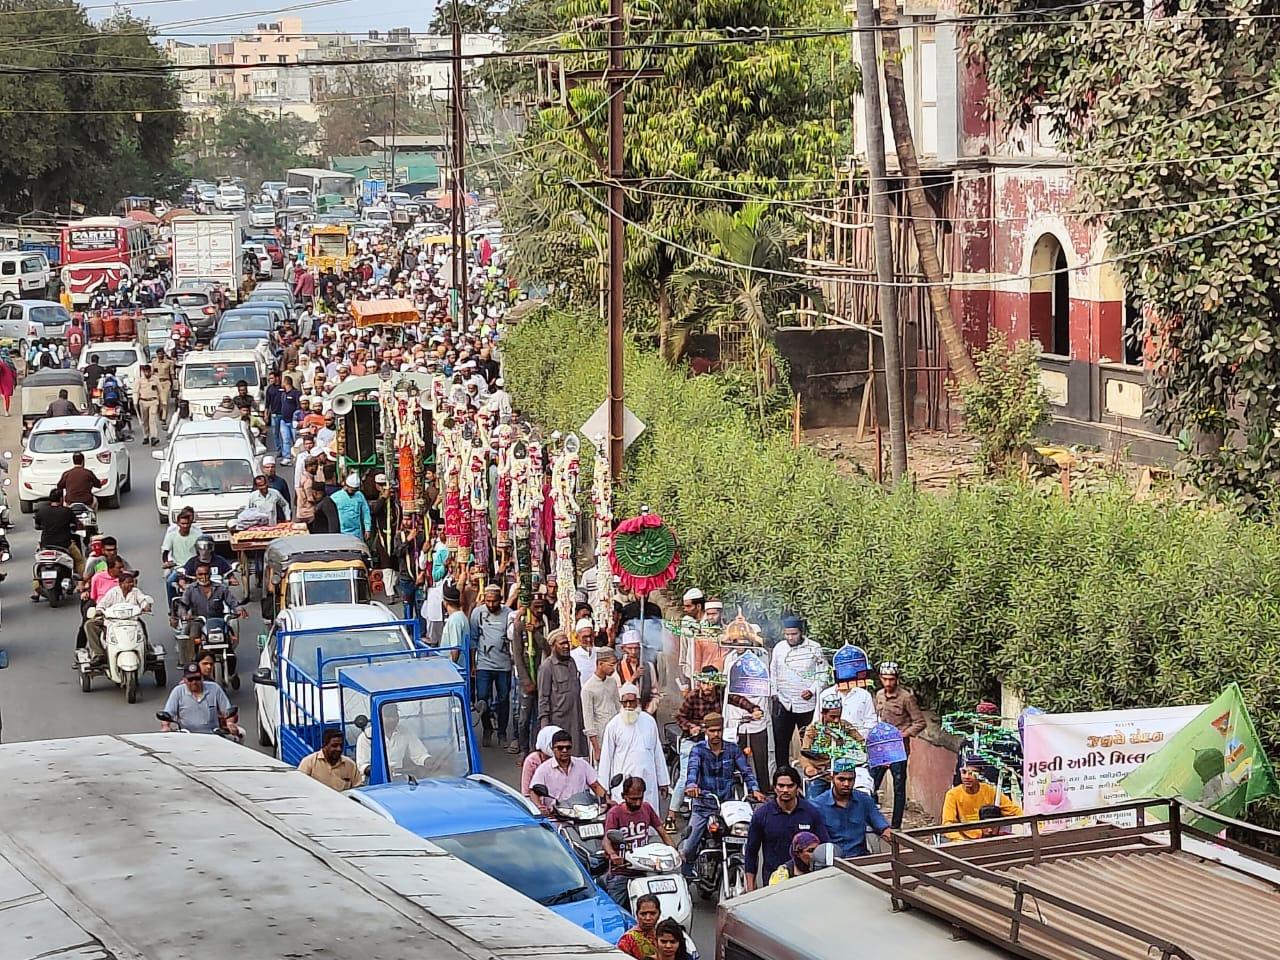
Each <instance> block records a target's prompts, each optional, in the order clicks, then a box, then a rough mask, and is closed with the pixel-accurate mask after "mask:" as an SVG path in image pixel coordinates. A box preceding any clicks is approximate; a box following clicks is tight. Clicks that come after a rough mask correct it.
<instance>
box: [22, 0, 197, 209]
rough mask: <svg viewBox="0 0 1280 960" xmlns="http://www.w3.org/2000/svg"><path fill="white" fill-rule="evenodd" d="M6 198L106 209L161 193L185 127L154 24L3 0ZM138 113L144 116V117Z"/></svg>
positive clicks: (170, 183) (60, 2) (171, 176)
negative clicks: (133, 70)
mask: <svg viewBox="0 0 1280 960" xmlns="http://www.w3.org/2000/svg"><path fill="white" fill-rule="evenodd" d="M0 16H3V23H4V25H5V30H4V36H5V41H6V50H5V63H6V64H7V65H11V66H14V67H17V68H19V69H20V70H21V71H23V72H10V73H6V74H4V75H3V76H0V207H4V208H6V209H9V210H14V211H19V212H22V211H25V210H27V209H30V208H32V207H39V208H43V209H58V210H62V211H64V212H65V211H67V210H68V209H69V206H70V204H71V203H80V204H83V205H84V206H85V207H87V208H89V209H91V210H104V209H109V208H110V207H111V206H112V205H113V204H114V203H115V202H116V201H117V200H119V199H120V198H121V197H122V196H125V195H128V194H148V195H165V194H167V193H169V192H170V191H171V190H172V189H173V187H174V185H175V183H176V180H177V172H176V170H175V169H174V167H173V165H172V162H171V161H172V159H173V153H174V142H175V140H176V138H177V137H178V135H179V133H180V132H181V131H182V126H183V115H182V111H181V107H180V102H179V92H178V85H177V83H176V82H175V80H174V79H173V77H172V76H171V75H169V74H168V73H167V72H164V71H163V69H158V70H157V72H155V73H140V74H127V75H125V74H118V73H104V72H101V70H99V69H96V68H101V67H104V66H116V67H119V66H121V65H127V66H131V67H132V66H137V67H147V66H154V67H157V68H163V67H164V66H166V65H167V61H166V60H165V58H164V55H163V54H162V53H161V51H160V50H159V49H158V48H157V47H156V46H155V44H154V43H153V42H152V34H151V29H150V26H149V25H148V24H147V23H146V22H145V21H141V20H136V19H134V18H132V17H130V16H128V15H120V16H117V17H113V18H111V19H109V20H106V21H104V22H102V23H101V24H97V25H94V24H93V23H90V22H89V20H88V18H87V17H86V16H85V12H84V9H83V8H82V7H80V6H78V5H77V4H75V3H73V2H71V0H0ZM139 117H140V118H141V119H139Z"/></svg>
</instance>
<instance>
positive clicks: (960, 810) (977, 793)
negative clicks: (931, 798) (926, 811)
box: [942, 756, 1022, 840]
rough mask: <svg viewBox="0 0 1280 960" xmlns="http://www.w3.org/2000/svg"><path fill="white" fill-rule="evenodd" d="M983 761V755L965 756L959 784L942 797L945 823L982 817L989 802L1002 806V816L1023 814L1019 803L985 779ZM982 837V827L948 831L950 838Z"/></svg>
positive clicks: (967, 821) (995, 805)
mask: <svg viewBox="0 0 1280 960" xmlns="http://www.w3.org/2000/svg"><path fill="white" fill-rule="evenodd" d="M984 763H985V761H983V760H982V759H981V758H980V757H972V756H971V757H965V760H964V766H963V767H961V768H960V786H958V787H952V788H951V789H950V790H948V791H947V795H946V797H945V798H944V799H943V801H942V822H943V824H949V823H974V822H975V821H977V820H981V819H982V808H983V807H987V806H994V807H999V808H1000V816H1002V817H1020V816H1022V808H1021V807H1020V806H1018V805H1017V804H1016V803H1014V802H1013V801H1012V800H1010V799H1009V798H1008V797H1006V796H1005V795H1004V794H1002V793H999V792H998V791H997V790H996V788H995V787H993V786H992V785H991V784H989V783H984V782H983V780H982V767H983V765H984ZM981 837H982V830H981V829H978V830H960V831H956V832H954V833H948V834H947V839H948V840H978V839H980V838H981Z"/></svg>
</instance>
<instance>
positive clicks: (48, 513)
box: [31, 490, 84, 602]
mask: <svg viewBox="0 0 1280 960" xmlns="http://www.w3.org/2000/svg"><path fill="white" fill-rule="evenodd" d="M35 523H36V529H37V530H39V531H40V549H42V550H44V549H49V550H65V551H66V552H67V553H69V554H71V557H72V559H73V560H74V561H75V573H76V576H77V577H78V576H79V575H80V571H81V569H83V567H84V554H82V553H81V552H80V548H79V547H78V546H76V542H75V528H76V515H75V514H74V513H73V512H72V511H71V508H70V507H67V506H65V505H64V504H63V502H62V491H61V490H54V491H53V492H51V493H50V494H49V502H48V503H46V504H45V505H44V506H42V507H41V508H40V509H39V510H37V511H36V516H35ZM31 599H32V600H33V601H35V602H39V600H40V581H39V580H38V579H35V578H32V580H31Z"/></svg>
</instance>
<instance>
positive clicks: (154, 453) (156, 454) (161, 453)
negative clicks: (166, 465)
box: [151, 450, 164, 460]
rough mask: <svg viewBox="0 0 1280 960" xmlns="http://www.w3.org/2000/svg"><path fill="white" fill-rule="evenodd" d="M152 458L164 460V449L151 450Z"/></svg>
mask: <svg viewBox="0 0 1280 960" xmlns="http://www.w3.org/2000/svg"><path fill="white" fill-rule="evenodd" d="M151 459H152V460H163V459H164V451H163V450H152V451H151Z"/></svg>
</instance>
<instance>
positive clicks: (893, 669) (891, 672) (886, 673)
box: [880, 660, 898, 677]
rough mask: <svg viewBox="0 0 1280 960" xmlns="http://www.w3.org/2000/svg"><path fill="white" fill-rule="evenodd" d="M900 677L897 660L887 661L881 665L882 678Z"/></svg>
mask: <svg viewBox="0 0 1280 960" xmlns="http://www.w3.org/2000/svg"><path fill="white" fill-rule="evenodd" d="M897 675H898V662H897V661H896V660H885V661H884V662H883V663H881V664H880V676H882V677H896V676H897Z"/></svg>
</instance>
